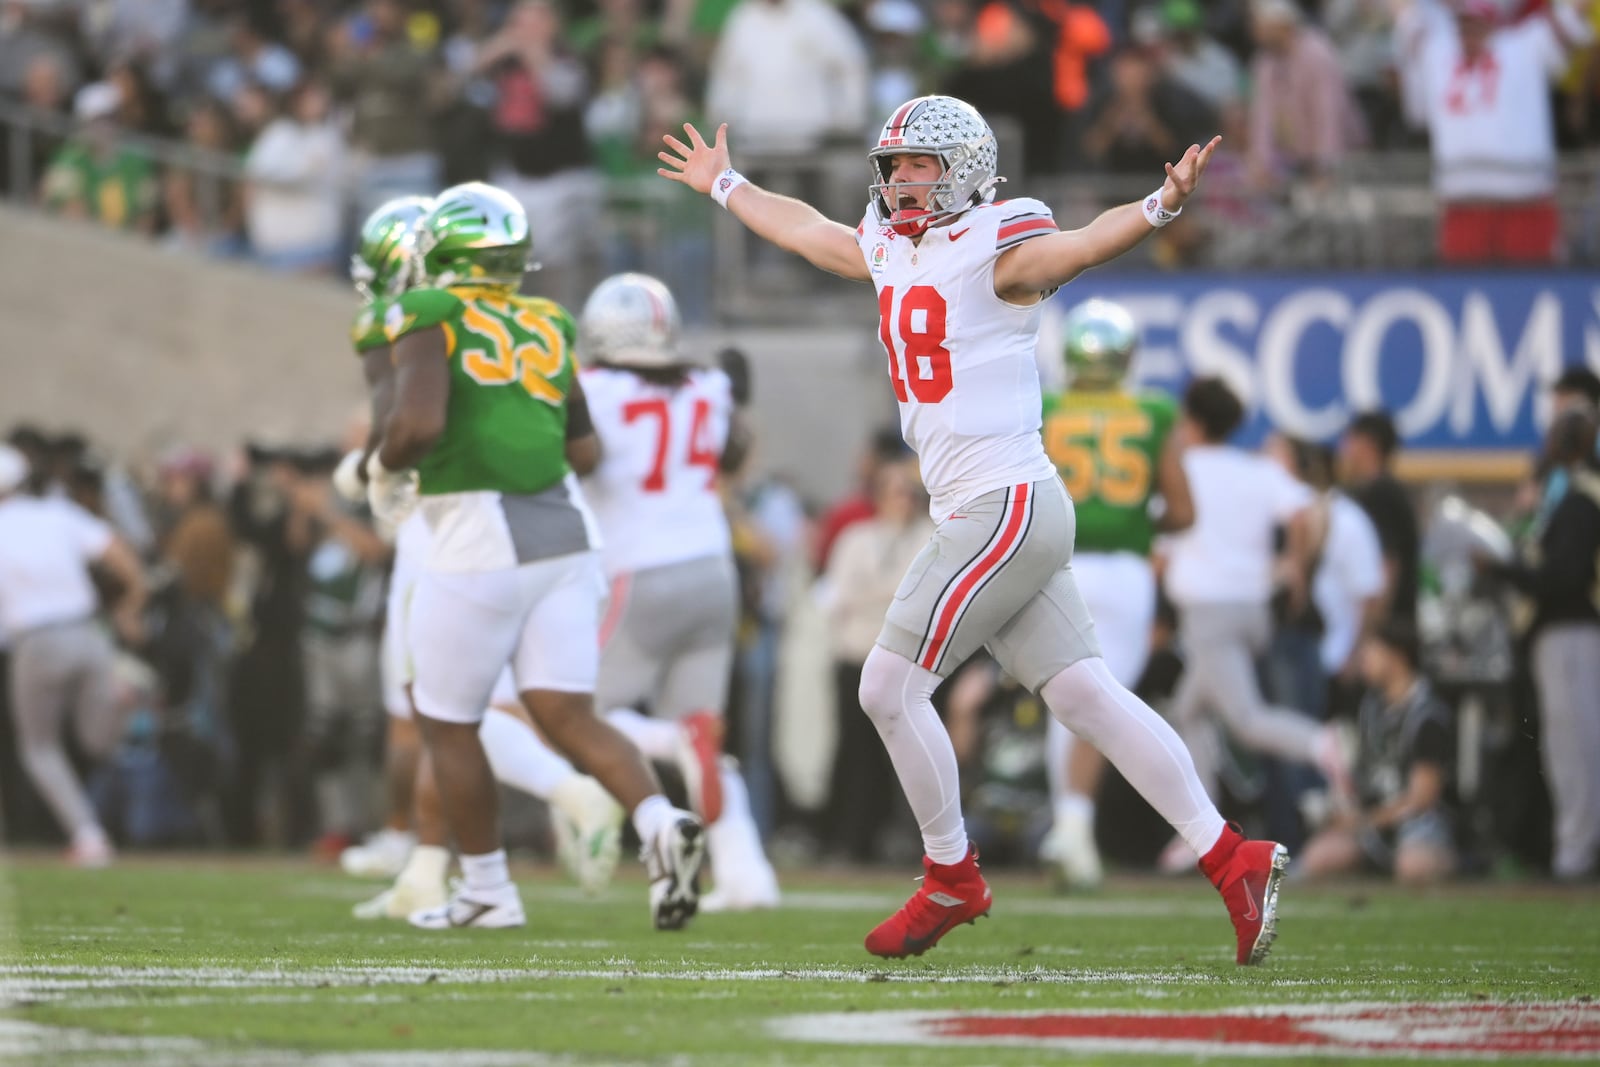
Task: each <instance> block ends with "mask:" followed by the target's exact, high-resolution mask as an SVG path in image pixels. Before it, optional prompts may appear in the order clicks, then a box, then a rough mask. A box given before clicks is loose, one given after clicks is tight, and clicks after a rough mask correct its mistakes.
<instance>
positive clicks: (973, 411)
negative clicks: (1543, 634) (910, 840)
mask: <svg viewBox="0 0 1600 1067" xmlns="http://www.w3.org/2000/svg"><path fill="white" fill-rule="evenodd" d="M684 133H685V136H686V137H687V138H688V143H684V142H683V141H680V140H679V139H678V138H676V137H672V136H668V137H666V138H665V143H666V146H667V149H668V150H667V151H663V152H661V153H660V154H659V156H660V159H661V161H662V162H663V163H664V164H666V166H664V167H662V168H661V169H660V170H658V172H657V173H659V174H660V175H661V176H662V177H665V178H669V179H671V180H673V181H678V182H681V183H683V184H685V185H688V186H690V187H691V188H693V189H696V190H698V191H699V192H702V193H707V194H709V195H711V196H712V197H713V198H714V199H716V200H717V202H718V203H719V204H721V205H722V206H724V207H725V208H727V209H728V210H729V211H731V212H732V213H733V214H734V216H735V217H737V218H738V219H739V221H740V222H742V223H744V224H745V225H746V226H748V227H749V228H750V229H751V230H753V231H754V232H755V233H756V234H758V235H759V236H761V237H763V238H765V239H766V240H768V241H771V242H772V243H773V244H776V245H777V246H779V247H780V248H784V249H786V250H788V251H791V252H794V253H797V254H799V255H801V256H803V257H805V258H806V259H807V260H808V261H810V262H811V263H812V264H814V265H816V266H818V267H820V268H822V269H824V270H828V271H830V272H832V273H834V274H837V275H840V276H841V277H844V278H849V279H852V280H855V281H870V282H872V283H873V284H874V287H875V288H876V289H877V292H878V308H879V317H880V330H879V334H880V337H881V338H882V340H883V343H884V349H885V352H886V355H887V358H888V362H889V377H890V381H891V382H892V384H893V387H894V391H895V397H896V399H897V400H898V401H899V403H900V423H901V430H902V432H903V433H904V435H905V438H906V442H907V443H908V444H910V445H911V447H912V448H913V449H915V450H916V452H917V453H918V456H919V457H920V459H921V464H922V476H923V481H924V483H925V484H926V485H927V487H928V490H929V493H930V494H931V496H932V506H931V510H932V513H933V517H934V520H935V521H936V522H937V523H938V526H937V528H936V530H935V533H934V536H933V540H932V541H931V542H930V543H929V545H928V548H927V549H926V550H925V551H924V552H923V554H922V556H920V557H919V558H918V559H917V560H916V562H915V563H913V564H912V566H911V569H910V570H909V571H908V572H907V574H906V576H905V579H904V580H903V581H902V583H901V586H900V590H899V592H898V593H897V594H896V599H895V602H894V604H893V605H892V606H891V607H890V609H889V614H888V617H887V619H886V620H885V622H884V627H883V630H882V632H881V633H880V634H879V636H878V644H877V646H876V647H875V648H874V649H873V651H872V653H871V654H870V655H869V656H868V658H867V662H866V665H865V668H864V669H863V671H862V677H861V703H862V707H863V708H864V709H865V711H866V713H867V714H868V715H869V716H870V717H871V718H872V720H873V723H874V725H875V726H876V727H877V729H878V732H879V735H880V736H881V737H882V739H883V742H884V745H885V747H887V748H888V750H889V755H890V759H891V760H892V762H893V763H894V766H895V770H896V773H897V775H898V776H899V778H900V784H901V787H902V788H903V789H904V790H905V792H906V798H907V800H908V801H910V804H911V809H912V811H913V812H914V813H915V814H916V816H917V821H918V823H919V825H920V826H921V828H922V838H923V847H924V850H925V851H926V853H927V855H926V856H925V857H924V859H923V868H924V870H925V872H926V876H925V877H924V879H923V882H922V887H921V888H920V889H919V890H918V891H917V893H916V894H915V895H913V896H912V898H911V899H910V900H909V901H908V902H907V903H906V905H905V906H904V907H903V908H901V909H900V911H898V912H896V913H895V914H894V915H892V916H890V917H889V918H888V919H887V920H885V921H884V922H883V923H881V924H880V925H879V926H878V927H877V928H876V929H874V930H873V931H872V932H871V933H870V934H868V935H867V938H866V947H867V950H868V951H869V952H871V953H873V954H875V955H879V956H887V957H901V956H907V955H920V954H921V953H923V952H925V951H927V950H928V949H929V948H931V947H933V946H934V945H935V944H937V943H938V941H939V939H940V938H941V937H943V936H944V935H945V934H946V933H947V932H948V931H949V930H950V929H951V928H952V927H953V926H955V925H956V924H958V923H963V922H973V921H975V920H976V919H978V918H979V917H980V916H983V915H986V914H988V912H989V908H990V903H991V896H990V892H989V887H988V885H987V884H986V883H985V882H984V879H983V875H982V874H981V873H980V872H979V870H978V864H977V856H976V855H975V854H974V853H973V852H972V850H971V848H970V846H969V844H968V841H967V834H966V828H965V826H964V825H963V822H962V816H961V803H960V783H959V779H958V774H957V768H956V758H955V751H954V749H953V748H952V747H951V744H950V738H949V736H948V734H946V733H945V730H944V726H943V724H942V723H941V722H940V721H939V717H938V715H937V713H936V712H935V711H934V708H933V705H932V703H931V701H930V697H931V696H932V694H933V691H934V689H935V688H936V687H937V686H938V684H939V682H940V680H941V679H942V678H943V677H944V676H945V675H946V674H947V673H949V671H951V670H952V669H954V668H955V666H956V665H957V664H959V663H961V662H962V661H963V660H964V659H965V658H966V657H967V656H969V655H971V654H972V653H973V652H975V651H977V649H978V648H979V647H981V646H984V645H987V646H988V648H989V650H990V652H991V653H993V655H994V657H995V659H996V660H997V661H998V662H999V664H1000V666H1001V668H1002V669H1003V670H1005V671H1006V673H1008V674H1010V675H1011V676H1012V677H1013V678H1015V679H1017V680H1018V681H1019V682H1021V683H1022V684H1023V685H1026V686H1028V687H1029V688H1030V689H1032V690H1034V691H1036V692H1037V693H1039V695H1040V696H1041V697H1042V699H1043V700H1044V703H1045V704H1046V705H1047V706H1048V707H1049V708H1050V710H1051V713H1052V714H1053V715H1054V716H1056V717H1057V718H1059V719H1061V720H1062V721H1063V722H1064V723H1065V724H1066V725H1067V726H1068V727H1069V728H1071V729H1072V730H1073V731H1074V732H1075V733H1077V734H1078V735H1079V736H1081V737H1083V738H1084V739H1085V740H1087V741H1088V742H1089V743H1091V744H1093V745H1094V746H1095V747H1096V748H1098V749H1099V750H1100V751H1101V752H1103V753H1104V754H1105V755H1106V757H1107V758H1108V759H1110V760H1111V762H1112V763H1113V764H1115V765H1116V767H1117V769H1118V770H1119V771H1121V772H1122V774H1123V776H1124V777H1125V778H1127V779H1128V781H1129V782H1130V783H1132V784H1133V785H1134V787H1135V788H1137V789H1138V790H1139V792H1140V793H1141V794H1142V795H1143V796H1144V798H1145V799H1146V800H1147V801H1148V802H1149V803H1150V804H1151V806H1152V807H1154V808H1155V809H1156V810H1157V811H1159V812H1161V814H1162V815H1163V816H1165V818H1166V819H1167V821H1168V822H1169V823H1171V824H1172V826H1173V827H1174V829H1176V830H1177V832H1178V833H1179V834H1180V835H1182V836H1183V838H1184V839H1185V840H1186V841H1187V842H1189V844H1190V845H1191V847H1193V848H1194V849H1195V850H1196V852H1197V853H1198V854H1199V855H1200V856H1201V857H1202V859H1201V861H1200V869H1201V870H1202V871H1203V872H1204V873H1205V874H1206V875H1207V877H1208V878H1209V879H1210V880H1211V882H1212V884H1213V885H1214V886H1215V887H1216V888H1217V889H1218V891H1219V892H1220V893H1221V895H1222V898H1223V901H1224V902H1225V904H1226V905H1227V908H1228V912H1229V915H1230V917H1231V918H1232V920H1233V926H1234V931H1235V936H1236V940H1237V953H1236V957H1235V958H1236V959H1237V960H1238V962H1239V963H1258V962H1260V961H1261V960H1262V959H1263V958H1265V956H1266V954H1267V951H1268V949H1269V948H1270V946H1271V943H1272V940H1273V938H1274V937H1275V936H1276V930H1277V904H1278V892H1279V888H1280V885H1281V882H1282V877H1283V872H1284V871H1285V870H1286V869H1287V867H1288V861H1289V857H1288V851H1287V850H1286V849H1284V848H1283V847H1282V846H1281V845H1279V844H1277V843H1276V842H1272V841H1246V840H1245V839H1244V837H1243V836H1242V835H1241V834H1240V833H1239V832H1238V830H1237V829H1235V828H1233V827H1230V826H1228V825H1227V824H1226V823H1225V822H1224V821H1223V818H1222V816H1221V815H1220V814H1219V813H1218V812H1217V809H1216V806H1215V805H1213V804H1212V803H1211V801H1210V800H1209V799H1208V798H1207V797H1206V794H1205V790H1204V789H1203V788H1202V787H1201V785H1200V782H1199V780H1198V779H1197V778H1196V775H1195V770H1194V763H1193V761H1192V760H1191V759H1190V757H1189V753H1188V751H1187V750H1186V749H1185V748H1184V746H1183V743H1182V741H1180V740H1179V738H1178V736H1177V735H1176V734H1175V733H1174V732H1173V731H1172V728H1171V727H1169V726H1168V725H1167V724H1166V722H1165V721H1164V720H1163V719H1162V718H1161V717H1160V716H1159V715H1157V714H1156V713H1155V712H1154V711H1152V710H1151V709H1150V708H1149V707H1148V706H1147V705H1145V704H1144V703H1143V702H1142V701H1140V700H1139V699H1138V698H1137V697H1135V696H1134V695H1133V694H1132V693H1129V692H1128V691H1127V689H1125V688H1124V687H1123V686H1121V685H1120V684H1118V682H1117V680H1116V678H1115V677H1114V676H1113V675H1112V674H1111V672H1110V671H1109V670H1108V669H1107V668H1106V665H1105V662H1104V660H1102V659H1101V657H1100V652H1099V646H1098V643H1097V641H1096V639H1095V633H1094V624H1093V622H1092V621H1091V620H1090V618H1089V613H1088V611H1087V609H1086V608H1085V607H1084V604H1083V599H1082V597H1081V596H1080V595H1079V594H1078V591H1077V588H1076V585H1075V584H1074V581H1073V575H1072V570H1071V567H1070V560H1071V556H1072V540H1073V526H1074V520H1073V512H1072V502H1071V499H1070V498H1069V497H1068V496H1067V493H1066V489H1065V488H1064V487H1063V486H1062V484H1061V479H1060V478H1059V477H1058V476H1057V474H1056V470H1055V468H1054V466H1053V465H1052V464H1051V463H1050V460H1049V458H1048V457H1047V456H1046V455H1045V452H1044V446H1043V443H1042V440H1041V438H1040V436H1039V430H1040V409H1041V404H1042V397H1041V396H1040V389H1039V375H1038V368H1037V366H1036V365H1035V363H1034V353H1035V350H1036V348H1037V344H1038V332H1039V305H1040V303H1041V302H1042V301H1043V299H1044V298H1045V297H1046V296H1047V295H1048V294H1050V293H1052V292H1054V291H1055V290H1056V289H1057V288H1059V287H1060V286H1062V285H1065V284H1066V283H1067V282H1070V281H1071V280H1072V279H1074V278H1076V277H1077V276H1078V275H1079V274H1081V273H1082V272H1083V271H1085V270H1088V269H1089V268H1091V267H1094V266H1096V265H1098V264H1101V263H1105V262H1107V261H1109V260H1111V259H1114V258H1116V257H1117V256H1119V255H1121V254H1122V253H1124V252H1126V251H1128V250H1129V249H1131V248H1132V247H1133V246H1134V245H1136V244H1138V243H1139V242H1140V241H1141V240H1143V239H1144V238H1145V237H1147V236H1149V235H1150V233H1151V232H1152V230H1154V229H1155V228H1157V227H1160V226H1164V225H1166V224H1167V223H1168V222H1170V221H1171V220H1172V218H1173V217H1175V216H1176V214H1177V213H1178V212H1179V211H1181V210H1182V208H1183V204H1184V201H1186V200H1187V199H1188V198H1189V196H1190V195H1191V194H1192V193H1193V191H1194V188H1195V185H1196V183H1197V182H1198V181H1199V178H1200V175H1201V174H1202V172H1203V171H1204V170H1205V166H1206V164H1207V163H1208V162H1209V161H1210V158H1211V154H1212V152H1213V151H1215V149H1216V146H1217V144H1218V143H1219V142H1220V138H1214V139H1213V140H1212V141H1211V143H1210V144H1208V145H1207V146H1206V147H1205V148H1203V149H1202V148H1201V147H1200V146H1199V145H1191V146H1190V147H1189V149H1188V151H1186V152H1185V153H1184V155H1183V158H1182V159H1181V160H1180V161H1179V162H1178V164H1177V165H1176V166H1174V165H1173V164H1170V163H1169V164H1167V167H1166V180H1165V181H1164V182H1163V184H1162V186H1161V188H1160V189H1158V190H1157V191H1156V192H1154V193H1152V194H1150V196H1149V197H1147V198H1146V199H1145V200H1144V201H1143V202H1140V203H1131V204H1125V205H1123V206H1121V207H1116V208H1112V209H1111V210H1109V211H1106V212H1104V213H1103V214H1101V215H1100V216H1099V217H1098V218H1096V219H1095V220H1094V221H1093V222H1091V223H1090V224H1089V225H1087V226H1085V227H1083V228H1082V229H1078V230H1071V231H1065V232H1063V231H1059V230H1057V228H1056V224H1055V221H1054V219H1053V218H1052V216H1051V213H1050V209H1049V208H1048V207H1047V206H1046V205H1045V204H1043V203H1041V202H1040V201H1038V200H1031V199H1017V200H1009V201H1006V200H995V199H994V193H995V187H996V185H997V184H998V182H999V177H998V175H997V174H996V163H997V157H996V151H995V141H994V134H993V132H992V131H991V130H990V129H989V125H988V123H986V122H985V121H984V120H983V117H982V116H981V115H979V114H978V112H977V111H976V110H975V109H974V108H973V107H972V106H971V105H969V104H966V103H964V102H962V101H960V100H956V99H953V98H951V97H947V96H926V97H918V98H916V99H914V100H909V101H907V102H906V103H904V104H902V105H901V106H900V107H898V108H896V109H895V111H894V113H893V114H892V115H891V116H890V117H889V120H888V121H887V122H886V123H884V126H883V129H882V131H881V133H880V134H879V137H878V141H877V144H876V146H875V147H874V148H873V149H872V150H871V151H870V153H869V159H870V162H871V165H872V172H873V173H872V176H873V182H872V184H871V186H870V187H869V193H870V197H871V199H870V201H869V205H868V208H867V212H866V216H865V217H864V218H863V219H862V220H861V223H860V224H859V225H858V226H856V227H855V228H854V230H853V231H852V229H851V228H850V227H848V226H845V225H842V224H840V223H837V222H833V221H832V220H830V219H828V218H826V217H825V216H823V215H822V214H821V213H820V212H819V211H817V210H816V209H815V208H813V207H811V206H810V205H808V204H805V203H803V202H801V201H798V200H793V199H790V198H788V197H783V196H779V195H777V194H774V193H770V192H768V191H766V190H764V189H761V188H759V187H758V186H756V185H754V184H752V183H750V182H749V181H748V180H747V179H745V178H744V176H743V175H741V174H739V172H738V171H736V170H734V169H733V168H732V167H731V166H730V164H729V159H728V148H727V145H726V143H725V141H724V135H725V133H726V127H722V128H719V129H718V131H717V135H716V138H715V140H714V142H713V143H711V144H707V143H706V141H705V140H704V138H702V137H701V135H700V132H699V131H698V130H697V129H695V128H694V127H693V126H692V125H688V124H685V126H684Z"/></svg>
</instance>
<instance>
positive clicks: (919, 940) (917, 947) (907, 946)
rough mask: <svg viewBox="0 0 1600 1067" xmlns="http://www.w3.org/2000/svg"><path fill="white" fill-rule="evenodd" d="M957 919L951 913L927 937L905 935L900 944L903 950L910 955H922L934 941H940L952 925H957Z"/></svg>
mask: <svg viewBox="0 0 1600 1067" xmlns="http://www.w3.org/2000/svg"><path fill="white" fill-rule="evenodd" d="M955 920H956V917H955V916H954V915H951V916H950V917H948V918H947V919H945V921H944V922H942V923H940V924H939V925H938V926H936V927H934V928H933V932H932V933H931V934H929V935H928V936H926V937H912V936H911V935H910V934H907V935H906V936H905V940H904V941H902V942H901V944H900V948H901V951H902V952H904V953H905V954H906V955H908V956H920V955H922V954H923V953H924V952H926V951H928V949H930V948H932V947H933V945H934V943H935V942H936V941H938V940H939V938H941V937H943V936H944V934H945V931H946V930H949V929H950V927H952V926H954V925H955Z"/></svg>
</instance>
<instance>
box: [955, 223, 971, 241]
mask: <svg viewBox="0 0 1600 1067" xmlns="http://www.w3.org/2000/svg"><path fill="white" fill-rule="evenodd" d="M970 229H972V227H971V226H968V227H967V229H966V230H959V231H957V230H951V231H950V240H952V241H959V240H961V239H962V238H963V237H965V236H966V235H967V230H970Z"/></svg>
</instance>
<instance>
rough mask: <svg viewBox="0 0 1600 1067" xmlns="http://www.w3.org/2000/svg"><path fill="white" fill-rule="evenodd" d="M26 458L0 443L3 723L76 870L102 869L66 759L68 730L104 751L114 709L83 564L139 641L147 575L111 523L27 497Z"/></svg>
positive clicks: (91, 824) (126, 633)
mask: <svg viewBox="0 0 1600 1067" xmlns="http://www.w3.org/2000/svg"><path fill="white" fill-rule="evenodd" d="M27 479H28V467H27V461H26V460H25V459H23V457H22V454H21V453H20V452H18V451H17V450H16V449H14V448H12V447H10V446H9V445H0V637H3V639H4V640H5V642H6V643H7V644H8V645H9V647H10V661H11V662H10V675H11V677H10V682H11V710H12V720H13V723H14V725H15V728H16V734H17V747H18V750H19V753H20V756H21V761H22V765H23V767H24V768H25V769H26V770H27V772H28V777H29V778H30V779H31V780H32V781H33V784H34V788H36V789H37V790H38V791H39V793H40V795H41V796H42V797H44V799H45V802H46V803H47V804H48V805H49V807H50V810H51V812H52V813H53V814H54V815H55V817H56V821H57V822H58V823H59V824H60V826H61V828H62V830H63V831H65V832H66V833H67V835H68V836H69V839H70V851H69V853H68V856H69V859H70V860H71V861H72V862H73V863H76V864H78V865H80V866H88V867H101V866H105V865H106V864H107V863H109V862H111V858H112V849H111V841H110V839H109V837H108V836H107V835H106V832H105V830H104V828H103V827H102V826H101V824H100V821H99V819H98V818H97V817H96V815H95V812H94V808H93V806H92V805H91V803H90V801H89V797H88V795H87V794H86V793H85V792H84V789H83V786H82V784H81V783H80V782H79V780H78V776H77V774H76V773H75V772H74V770H73V767H72V763H71V761H70V760H69V759H68V758H67V752H66V747H65V735H66V732H67V730H68V729H70V730H71V731H72V732H73V734H74V736H75V738H76V740H77V748H78V750H79V751H80V752H81V753H82V755H83V756H84V757H86V758H87V759H88V760H89V761H90V762H91V764H92V763H98V762H100V761H101V760H103V759H105V758H106V757H107V756H109V755H110V754H111V751H112V749H113V748H114V747H115V746H116V743H117V741H118V739H119V737H120V735H121V728H122V718H123V714H122V713H123V712H124V711H125V710H126V708H125V706H124V705H123V703H122V702H121V701H120V700H119V696H118V692H117V682H116V677H115V663H116V652H115V650H114V648H113V647H112V644H111V642H110V641H109V640H107V637H106V634H105V631H104V630H103V629H102V628H101V627H100V625H99V623H98V622H97V621H96V618H95V617H96V615H97V613H98V597H97V595H96V593H95V587H94V585H93V583H92V582H91V581H90V576H89V568H90V567H91V566H99V567H102V568H103V569H104V570H105V571H106V572H107V573H108V574H109V575H110V576H111V578H112V579H113V580H114V581H115V582H116V584H117V586H118V590H119V593H120V596H119V599H118V603H117V608H116V611H115V612H114V614H113V619H114V621H115V624H116V628H117V630H118V632H119V633H120V634H121V636H122V637H123V639H124V640H126V641H127V642H129V643H130V644H136V643H138V642H139V641H141V640H142V639H143V621H142V618H141V614H142V612H143V610H144V575H143V572H142V569H141V568H140V566H139V560H138V557H137V556H135V555H134V554H133V551H132V550H131V549H129V548H128V546H127V545H126V544H124V543H123V542H122V541H121V540H119V539H118V538H117V536H116V534H115V533H114V532H113V531H112V529H111V527H110V526H107V525H106V524H105V523H103V522H101V521H100V520H98V519H96V518H95V517H94V516H92V515H89V514H88V513H86V512H85V511H83V510H82V509H80V508H78V507H76V506H74V505H72V504H69V503H67V502H65V501H60V500H41V499H39V498H37V497H33V496H29V495H26V494H25V492H24V489H25V487H26V483H27Z"/></svg>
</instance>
